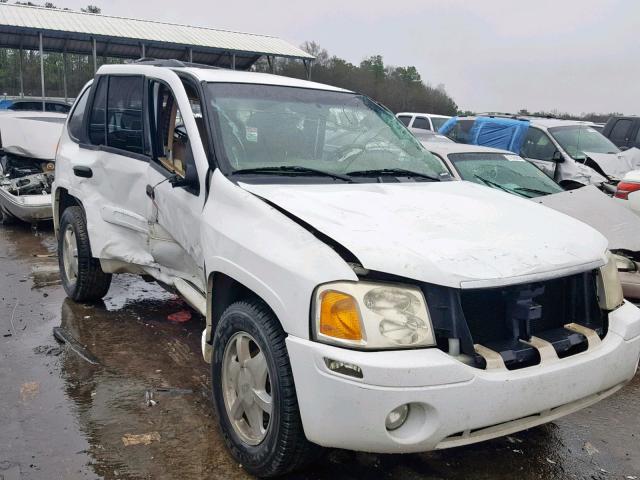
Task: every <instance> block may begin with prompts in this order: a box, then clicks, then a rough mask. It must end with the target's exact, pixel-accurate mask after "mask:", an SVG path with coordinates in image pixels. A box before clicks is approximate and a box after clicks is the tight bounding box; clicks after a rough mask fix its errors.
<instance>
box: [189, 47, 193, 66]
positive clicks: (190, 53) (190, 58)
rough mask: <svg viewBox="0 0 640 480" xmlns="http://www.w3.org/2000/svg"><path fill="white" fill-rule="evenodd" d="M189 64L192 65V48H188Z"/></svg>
mask: <svg viewBox="0 0 640 480" xmlns="http://www.w3.org/2000/svg"><path fill="white" fill-rule="evenodd" d="M189 63H193V48H191V47H189Z"/></svg>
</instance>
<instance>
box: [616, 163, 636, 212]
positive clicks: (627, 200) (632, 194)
mask: <svg viewBox="0 0 640 480" xmlns="http://www.w3.org/2000/svg"><path fill="white" fill-rule="evenodd" d="M614 198H615V199H616V200H617V201H618V202H620V203H622V204H623V205H625V206H626V207H628V208H630V209H631V211H633V212H634V213H635V214H636V215H640V170H633V171H631V172H629V173H627V174H626V175H625V176H624V178H623V179H622V181H621V182H620V183H618V185H617V187H616V193H615V194H614Z"/></svg>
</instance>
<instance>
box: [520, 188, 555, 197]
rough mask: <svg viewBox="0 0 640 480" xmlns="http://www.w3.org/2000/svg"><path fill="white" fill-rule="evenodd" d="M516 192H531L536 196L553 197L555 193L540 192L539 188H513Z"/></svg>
mask: <svg viewBox="0 0 640 480" xmlns="http://www.w3.org/2000/svg"><path fill="white" fill-rule="evenodd" d="M513 189H514V190H515V191H520V190H522V191H523V192H530V193H533V194H535V195H551V194H552V193H553V192H548V191H546V190H538V189H537V188H529V187H513Z"/></svg>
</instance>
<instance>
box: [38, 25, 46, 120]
mask: <svg viewBox="0 0 640 480" xmlns="http://www.w3.org/2000/svg"><path fill="white" fill-rule="evenodd" d="M38 36H39V39H40V85H42V111H43V112H44V111H45V101H44V97H45V95H44V47H43V45H42V32H40V34H39V35H38Z"/></svg>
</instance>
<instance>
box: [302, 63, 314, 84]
mask: <svg viewBox="0 0 640 480" xmlns="http://www.w3.org/2000/svg"><path fill="white" fill-rule="evenodd" d="M302 64H303V65H304V69H305V71H306V72H307V80H311V67H312V65H313V60H305V59H303V60H302Z"/></svg>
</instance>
